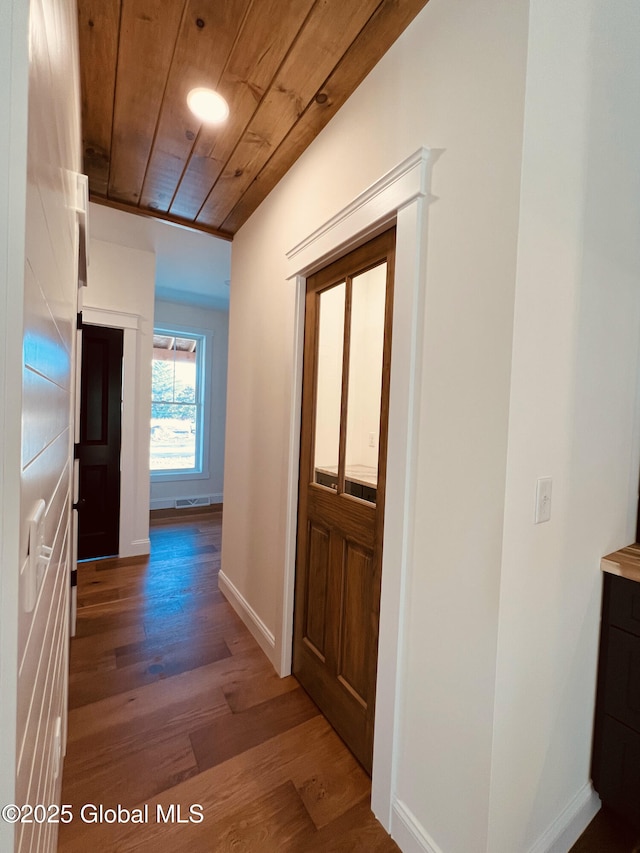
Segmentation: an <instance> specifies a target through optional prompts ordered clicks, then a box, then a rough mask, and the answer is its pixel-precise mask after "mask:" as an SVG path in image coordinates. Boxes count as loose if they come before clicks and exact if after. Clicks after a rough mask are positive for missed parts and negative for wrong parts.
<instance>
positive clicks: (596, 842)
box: [569, 792, 640, 853]
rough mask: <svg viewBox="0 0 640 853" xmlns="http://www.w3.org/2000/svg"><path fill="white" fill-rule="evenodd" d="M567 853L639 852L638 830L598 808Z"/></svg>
mask: <svg viewBox="0 0 640 853" xmlns="http://www.w3.org/2000/svg"><path fill="white" fill-rule="evenodd" d="M639 796H640V792H639ZM569 853H640V830H638V829H634V827H632V826H629V824H627V823H625V821H623V820H621V819H620V818H619V817H617V816H616V815H615V814H613V813H612V812H610V811H609V810H608V809H600V811H599V812H598V814H597V815H596V816H595V817H594V819H593V820H592V821H591V823H590V824H589V826H588V827H587V829H586V830H585V831H584V832H583V834H582V835H581V836H580V838H579V839H578V841H576V843H575V844H574V845H573V847H572V848H571V850H570V851H569Z"/></svg>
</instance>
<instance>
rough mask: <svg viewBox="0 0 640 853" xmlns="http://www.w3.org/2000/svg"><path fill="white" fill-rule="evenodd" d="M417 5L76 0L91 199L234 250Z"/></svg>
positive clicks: (415, 0)
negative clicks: (221, 109) (211, 114)
mask: <svg viewBox="0 0 640 853" xmlns="http://www.w3.org/2000/svg"><path fill="white" fill-rule="evenodd" d="M426 2H427V0H78V16H79V32H80V64H81V85H82V122H83V150H84V168H85V171H86V173H87V174H88V176H89V189H90V194H91V199H92V201H97V202H102V203H104V204H108V205H110V206H113V207H118V208H121V209H124V210H130V211H132V212H135V213H144V214H146V215H151V216H159V217H161V218H163V219H168V220H171V221H176V222H179V223H181V224H186V225H189V226H191V227H195V228H199V229H201V230H203V231H208V232H211V233H213V234H217V235H218V236H222V237H227V238H230V237H231V236H232V235H233V234H234V233H235V232H236V231H237V230H238V228H240V226H241V225H242V224H243V223H244V222H245V221H246V220H247V219H248V217H249V216H250V215H251V214H252V213H253V211H254V210H255V209H256V207H258V205H259V204H260V202H261V201H262V200H263V199H264V198H265V197H266V195H267V194H268V193H269V192H270V191H271V189H273V187H274V186H275V185H276V183H277V182H278V181H279V180H280V178H281V177H282V176H283V175H284V174H285V172H286V171H287V170H288V169H289V168H290V166H291V165H292V164H293V163H294V162H295V161H296V159H297V158H298V157H299V156H300V154H301V153H302V152H303V151H304V149H305V148H306V147H307V146H308V145H309V143H310V142H311V141H312V140H313V139H314V138H315V136H316V135H317V134H318V133H319V131H320V130H321V129H322V128H323V127H324V126H325V125H326V124H327V122H328V121H329V119H330V118H331V117H332V116H333V115H334V114H335V113H336V111H337V110H338V109H339V107H340V106H341V105H342V104H343V103H344V102H345V100H346V99H347V98H348V97H349V95H350V94H351V93H352V92H353V91H354V89H355V88H356V87H357V86H358V84H359V83H360V82H361V81H362V80H363V79H364V77H365V76H366V75H367V74H368V72H369V71H370V70H371V69H372V68H373V66H374V65H375V64H376V62H377V61H378V60H379V59H380V57H381V56H382V55H383V54H384V53H385V52H386V50H387V49H388V48H389V47H390V46H391V44H393V42H394V41H395V40H396V39H397V38H398V36H399V35H400V33H402V31H403V30H404V29H405V28H406V27H407V25H408V24H409V23H410V22H411V20H412V19H413V18H414V17H415V16H416V14H417V13H418V12H419V11H420V9H422V7H423V6H424V5H425V4H426ZM196 86H209V87H211V88H214V89H216V90H217V91H219V92H220V94H222V95H223V96H224V97H225V98H226V100H227V102H228V103H229V107H230V116H229V118H228V119H227V121H226V122H225V124H224V125H221V126H218V127H215V126H211V125H204V124H202V125H201V124H200V122H199V121H198V119H196V118H195V116H193V115H192V114H191V112H190V110H189V108H188V107H187V104H186V95H187V92H188V91H189V90H190V89H192V88H194V87H196Z"/></svg>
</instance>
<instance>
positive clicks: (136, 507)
mask: <svg viewBox="0 0 640 853" xmlns="http://www.w3.org/2000/svg"><path fill="white" fill-rule="evenodd" d="M154 281H155V255H154V254H153V252H149V251H141V250H140V249H131V248H129V247H128V246H121V245H119V244H116V243H107V242H105V241H104V240H98V239H96V238H94V237H92V238H91V243H90V264H89V271H88V286H87V288H86V290H85V291H84V292H83V302H84V307H85V308H92V309H97V310H98V311H99V312H101V314H100V315H99V316H98V320H99V323H98V325H100V324H101V325H112V323H113V324H115V325H116V326H118V325H120V320H119V319H118V317H117V315H118V314H126V315H130V317H134V318H138V319H137V320H136V323H137V325H138V328H137V330H132V331H131V332H129V333H128V334H127V332H126V331H125V341H124V366H123V385H124V386H127V384H128V383H131V382H132V381H133V383H134V386H135V389H134V393H133V394H132V396H131V397H128V396H127V395H126V392H125V401H124V404H123V410H122V417H123V435H122V448H123V454H126V464H125V462H124V458H123V465H122V472H121V487H120V501H121V507H120V552H119V553H120V556H121V557H128V556H134V555H138V554H148V553H149V548H150V544H149V423H150V418H151V358H152V350H153V305H154ZM85 314H86V312H85ZM110 315H111V316H110ZM131 336H134V337H135V344H134V346H135V349H134V348H133V347H132V346H131V341H130V340H128V338H130V337H131ZM132 406H133V409H134V410H133V412H131V407H132Z"/></svg>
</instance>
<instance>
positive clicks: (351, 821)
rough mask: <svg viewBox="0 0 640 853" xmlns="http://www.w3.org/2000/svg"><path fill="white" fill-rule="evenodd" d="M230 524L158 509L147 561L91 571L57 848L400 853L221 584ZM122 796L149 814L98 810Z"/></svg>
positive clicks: (341, 752)
mask: <svg viewBox="0 0 640 853" xmlns="http://www.w3.org/2000/svg"><path fill="white" fill-rule="evenodd" d="M220 528H221V515H220V514H219V513H209V514H203V515H202V516H189V517H187V519H186V520H185V521H182V520H180V521H179V522H176V521H173V520H170V519H163V520H161V521H155V522H154V523H153V524H152V532H151V539H152V554H151V557H150V558H149V559H144V560H139V559H138V560H131V561H129V562H125V561H118V560H101V561H96V562H92V563H85V564H82V565H81V567H80V570H79V590H78V628H77V636H76V638H75V639H74V640H72V643H71V663H70V694H69V696H70V713H69V735H68V748H67V756H66V759H65V763H64V775H63V792H62V801H63V803H66V804H70V805H71V807H72V810H73V815H74V819H73V821H72V822H71V823H68V824H66V825H65V824H61V826H60V837H59V846H58V850H59V853H81V852H82V853H85V851H87V850H99V851H100V853H109V851H118V853H123V852H124V851H154V853H182V851H184V853H200V851H202V853H205V851H215V853H225V851H234V853H253V851H256V853H269V851H283V853H284V851H292V853H295V851H300V853H316V851H317V853H327V851H336V853H337V851H342V853H349V851H367V853H387V852H388V851H389V853H390V852H391V851H398V848H397V846H396V845H395V844H394V843H393V841H392V840H391V839H390V838H389V836H388V835H387V834H386V832H385V831H384V830H383V828H382V827H381V825H380V824H379V823H378V822H377V821H376V820H375V818H374V817H373V815H372V813H371V811H370V808H369V798H370V781H369V778H368V777H367V775H366V774H365V773H364V771H363V770H362V768H361V767H360V765H359V764H358V763H357V762H356V761H355V759H354V758H353V757H352V755H351V753H350V752H349V751H348V750H347V749H346V747H345V746H344V744H343V743H342V741H341V740H340V739H339V738H338V737H337V735H336V734H335V733H334V731H333V730H332V729H331V727H330V726H329V724H328V723H327V721H326V720H325V719H324V717H323V716H322V715H321V714H320V712H319V711H318V709H317V707H316V706H315V705H314V704H313V702H312V701H311V700H310V699H309V697H308V696H307V694H306V693H305V692H304V691H303V690H302V689H301V688H300V686H299V685H298V683H297V682H296V681H295V679H294V678H285V679H280V678H278V677H277V675H276V674H275V672H274V671H273V668H272V667H271V664H270V663H269V662H268V661H267V659H266V657H265V656H264V654H263V653H262V651H261V650H260V648H259V647H258V646H257V644H256V643H255V641H254V640H253V638H252V637H251V636H250V634H249V633H248V631H247V630H246V628H245V627H244V625H243V624H242V622H241V621H240V620H239V619H238V617H237V616H236V614H235V613H234V611H233V610H232V609H231V607H230V605H229V604H227V602H226V600H225V599H224V597H223V596H222V594H221V593H220V592H219V590H218V585H217V575H218V570H219V549H220ZM118 805H120V806H121V807H122V808H123V809H127V810H129V812H131V813H132V815H131V816H132V817H135V818H136V819H138V820H141V821H145V822H137V823H133V822H131V821H130V822H120V823H108V822H106V821H107V819H109V818H111V817H115V815H112V814H110V813H109V812H107V813H106V814H105V815H103V820H102V822H91V821H93V819H94V815H95V816H96V818H98V817H100V814H99V812H98V811H97V808H93V806H95V807H99V806H102V807H104V808H112V809H114V808H117V806H118ZM83 806H86V807H85V809H84V812H82V807H83ZM171 806H172V807H173V810H172V811H171V809H170V807H171ZM145 807H146V808H145ZM192 807H193V808H192ZM190 809H191V811H190ZM132 810H138V811H132ZM82 815H84V820H83V819H82ZM163 816H164V818H167V820H166V822H165V821H164V820H163ZM126 817H127V815H126V813H124V812H121V818H126ZM178 818H179V820H178ZM190 818H192V821H191V820H190Z"/></svg>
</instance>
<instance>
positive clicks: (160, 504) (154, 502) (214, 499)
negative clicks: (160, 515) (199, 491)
mask: <svg viewBox="0 0 640 853" xmlns="http://www.w3.org/2000/svg"><path fill="white" fill-rule="evenodd" d="M191 497H198V498H209V500H210V501H211V503H212V504H221V503H222V492H220V493H219V494H215V495H174V496H173V497H171V498H151V500H150V501H149V509H175V505H176V500H184V499H185V498H187V499H188V498H191Z"/></svg>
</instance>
